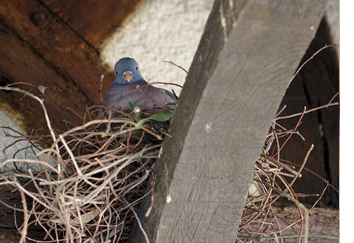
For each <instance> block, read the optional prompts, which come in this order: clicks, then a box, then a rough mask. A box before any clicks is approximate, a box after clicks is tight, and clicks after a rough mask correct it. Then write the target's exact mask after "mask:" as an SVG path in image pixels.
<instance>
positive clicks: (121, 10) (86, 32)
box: [41, 0, 141, 50]
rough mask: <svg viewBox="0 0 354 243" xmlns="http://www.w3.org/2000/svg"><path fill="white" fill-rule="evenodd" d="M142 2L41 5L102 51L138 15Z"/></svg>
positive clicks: (82, 0) (84, 0) (49, 1)
mask: <svg viewBox="0 0 354 243" xmlns="http://www.w3.org/2000/svg"><path fill="white" fill-rule="evenodd" d="M140 1H141V0H130V1H114V0H113V1H112V0H110V1H107V0H106V1H100V0H77V1H69V0H63V1H61V0H42V1H41V2H42V3H43V4H44V5H45V6H46V7H47V8H48V9H50V10H51V11H52V12H53V13H55V14H57V15H58V16H59V17H60V19H62V20H63V21H64V22H65V23H66V24H67V25H69V26H70V27H71V28H73V29H74V30H75V32H77V33H78V35H79V36H82V37H83V39H85V41H87V42H88V43H90V44H91V45H92V46H94V47H95V48H96V49H97V50H98V49H99V47H100V45H101V44H102V42H103V41H104V40H105V39H106V38H107V37H109V36H110V35H111V34H112V33H113V32H114V31H115V30H116V29H117V28H118V27H119V26H120V25H121V23H122V22H123V21H124V20H125V18H126V17H127V16H128V15H129V14H131V12H133V11H134V9H135V8H136V6H137V4H138V3H139V2H140Z"/></svg>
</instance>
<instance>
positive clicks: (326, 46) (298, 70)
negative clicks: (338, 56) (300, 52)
mask: <svg viewBox="0 0 354 243" xmlns="http://www.w3.org/2000/svg"><path fill="white" fill-rule="evenodd" d="M332 46H333V47H337V45H335V44H330V45H327V44H326V45H325V46H324V47H322V48H321V49H319V50H318V51H316V52H315V53H314V54H313V55H312V56H311V57H310V58H309V59H307V60H306V61H305V62H304V63H303V64H302V65H301V66H300V67H299V68H298V69H297V70H296V72H295V74H294V75H293V77H292V78H291V79H290V81H289V83H288V87H289V85H290V83H291V82H292V81H293V80H294V78H295V77H296V75H297V74H298V73H299V72H300V70H301V69H302V68H303V67H304V66H305V65H306V64H307V63H308V62H309V61H310V60H311V59H313V58H314V57H315V56H316V55H317V54H318V53H320V52H321V51H323V50H324V49H326V48H328V47H332Z"/></svg>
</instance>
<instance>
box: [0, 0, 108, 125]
mask: <svg viewBox="0 0 354 243" xmlns="http://www.w3.org/2000/svg"><path fill="white" fill-rule="evenodd" d="M0 30H1V31H0V43H1V49H0V54H1V56H2V58H1V60H0V74H1V85H7V84H10V83H15V82H26V83H31V84H35V85H42V86H45V87H47V88H48V89H47V91H51V92H54V93H55V94H56V95H58V96H60V97H61V98H62V99H63V100H64V101H65V102H66V104H62V103H61V101H58V99H56V98H55V97H54V98H53V99H54V100H55V101H56V102H57V103H59V105H61V107H62V108H64V109H65V108H66V107H67V106H68V107H70V108H71V109H73V110H74V111H75V112H77V113H78V114H79V115H83V114H84V112H85V109H86V105H88V106H91V105H92V104H96V105H99V104H100V101H99V92H98V80H99V77H100V75H101V74H105V76H106V77H105V80H104V82H103V93H105V91H106V90H107V89H108V87H109V86H110V85H111V83H112V80H113V79H114V74H113V72H108V71H107V70H105V68H104V67H102V66H101V61H100V57H99V53H98V52H97V50H96V49H95V48H93V47H92V46H90V45H89V44H88V43H87V41H85V40H83V39H82V37H81V36H79V35H78V34H77V33H76V32H75V31H73V30H72V29H71V28H70V27H69V26H67V25H66V24H65V23H64V22H63V21H62V20H61V19H60V18H58V17H57V16H56V15H55V14H53V13H52V12H51V11H49V10H48V9H47V8H46V7H45V6H43V5H42V4H41V3H40V2H39V1H35V0H29V1H8V0H4V1H3V4H2V5H1V8H0ZM37 91H38V90H37ZM33 92H36V89H34V90H33ZM38 93H39V94H41V93H40V92H39V91H38ZM46 102H48V103H46V105H47V109H48V111H49V113H50V114H49V116H50V119H51V121H52V124H53V126H54V127H55V128H59V129H67V127H66V124H65V123H64V122H63V116H62V115H58V114H62V111H61V109H59V108H58V107H57V106H56V105H55V104H53V102H51V101H50V100H49V99H46ZM0 103H7V104H8V105H10V106H11V108H12V109H13V110H15V111H16V112H18V113H20V114H22V115H23V117H24V119H23V121H24V124H25V126H26V129H27V131H31V130H32V129H34V130H36V129H38V128H44V127H46V121H45V119H44V116H43V111H42V109H41V108H40V106H39V104H38V102H36V101H34V100H33V99H32V98H29V97H24V96H23V94H20V93H16V92H12V93H7V94H6V95H5V94H4V95H1V96H0ZM66 118H67V119H70V117H69V118H68V116H66ZM70 121H72V122H74V121H73V120H70Z"/></svg>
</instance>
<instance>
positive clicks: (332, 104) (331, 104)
mask: <svg viewBox="0 0 354 243" xmlns="http://www.w3.org/2000/svg"><path fill="white" fill-rule="evenodd" d="M334 105H339V103H338V102H334V103H328V104H327V105H322V106H319V107H316V108H313V109H310V110H307V111H305V113H304V114H307V113H310V112H313V111H316V110H320V109H323V108H328V107H329V106H334ZM302 114H303V112H299V113H295V114H292V115H289V116H281V117H277V118H274V119H273V120H283V119H288V118H292V117H295V116H300V115H302Z"/></svg>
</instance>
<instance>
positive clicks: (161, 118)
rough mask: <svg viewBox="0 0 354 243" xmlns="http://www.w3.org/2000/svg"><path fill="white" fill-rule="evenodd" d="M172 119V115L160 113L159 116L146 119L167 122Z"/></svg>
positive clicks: (154, 115) (155, 115)
mask: <svg viewBox="0 0 354 243" xmlns="http://www.w3.org/2000/svg"><path fill="white" fill-rule="evenodd" d="M171 117H172V113H161V114H153V115H151V116H149V117H148V119H153V120H155V121H167V120H168V119H170V118H171Z"/></svg>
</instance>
